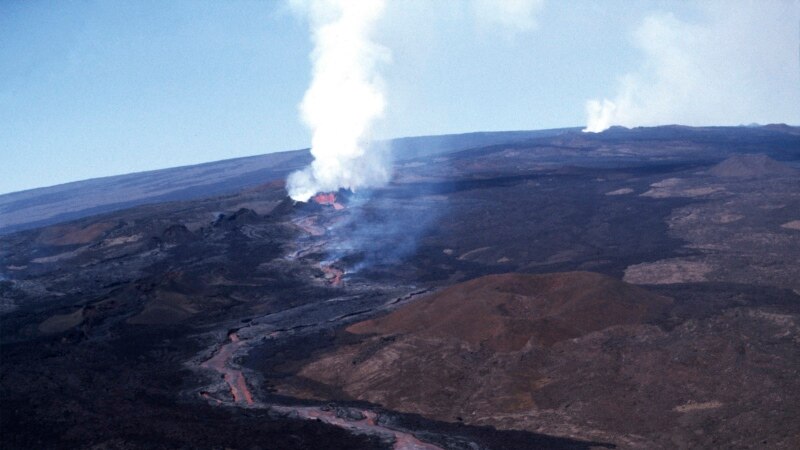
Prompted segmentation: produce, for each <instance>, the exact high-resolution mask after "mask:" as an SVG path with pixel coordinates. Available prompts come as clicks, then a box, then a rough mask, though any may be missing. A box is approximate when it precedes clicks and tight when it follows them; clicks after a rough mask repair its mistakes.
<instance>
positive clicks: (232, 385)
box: [200, 332, 253, 405]
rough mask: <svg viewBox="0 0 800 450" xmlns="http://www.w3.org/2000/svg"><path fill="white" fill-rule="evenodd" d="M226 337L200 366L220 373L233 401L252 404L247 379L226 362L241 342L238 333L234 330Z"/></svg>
mask: <svg viewBox="0 0 800 450" xmlns="http://www.w3.org/2000/svg"><path fill="white" fill-rule="evenodd" d="M228 339H229V340H230V342H229V343H227V344H225V345H223V346H222V347H220V348H219V350H218V351H217V353H216V354H215V355H214V356H213V357H211V359H209V360H208V361H206V362H204V363H203V364H201V365H200V367H204V368H206V369H213V370H216V371H217V372H219V373H221V374H222V376H223V377H224V380H225V383H227V384H228V388H229V389H230V391H231V395H232V396H233V401H234V402H235V403H246V404H247V405H253V394H252V393H251V392H250V389H249V388H248V387H247V381H246V380H245V378H244V375H243V374H242V371H241V370H238V369H233V368H231V367H229V366H228V364H227V362H228V360H230V359H231V358H232V357H233V354H234V352H235V351H236V349H238V348H239V347H240V346H241V345H242V344H243V342H242V341H241V340H240V339H239V335H237V334H236V332H233V333H231V334H229V335H228ZM206 395H207V394H206Z"/></svg>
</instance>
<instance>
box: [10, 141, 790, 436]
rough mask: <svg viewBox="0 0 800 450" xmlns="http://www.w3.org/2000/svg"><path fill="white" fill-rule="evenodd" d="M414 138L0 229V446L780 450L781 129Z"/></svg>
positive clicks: (784, 256)
mask: <svg viewBox="0 0 800 450" xmlns="http://www.w3.org/2000/svg"><path fill="white" fill-rule="evenodd" d="M436 142H437V141H435V140H432V141H431V143H430V145H431V147H430V148H425V146H424V143H422V144H419V145H420V148H419V149H416V150H415V152H414V154H413V155H406V156H405V157H398V158H397V163H396V164H395V177H394V179H393V181H392V182H391V183H390V184H389V185H388V186H386V187H384V188H381V189H375V190H371V191H368V192H356V193H350V192H338V193H332V194H333V195H330V194H328V195H325V196H321V197H319V198H317V200H318V201H316V202H310V203H307V204H304V203H294V202H292V201H290V200H289V199H287V198H286V192H285V190H284V186H283V184H282V182H281V181H280V180H279V179H278V180H274V181H271V182H265V183H263V184H258V185H253V186H250V187H247V188H245V189H243V190H239V191H236V192H232V193H229V194H224V195H219V196H215V197H210V198H204V199H193V200H184V201H181V200H178V201H170V202H164V203H154V204H149V205H144V206H138V207H134V208H131V209H125V210H121V211H114V212H108V213H104V214H101V215H95V216H89V217H84V218H80V219H78V220H75V221H71V222H62V223H56V224H53V225H49V226H46V227H44V228H38V229H32V230H25V231H18V232H15V233H13V234H7V235H4V236H0V255H1V256H2V266H0V274H2V278H1V279H0V308H2V315H1V316H0V325H2V327H1V328H0V339H1V341H0V356H1V357H2V364H0V399H1V400H2V408H1V409H0V414H1V416H0V440H2V447H3V448H109V449H126V448H243V449H250V448H264V449H267V448H276V449H289V448H456V449H461V448H464V449H467V448H470V449H471V448H489V449H493V448H508V449H511V448H514V449H525V448H576V449H580V448H614V447H616V448H674V447H697V448H700V447H734V448H745V447H751V448H752V447H770V448H797V446H799V445H800V427H799V426H798V425H797V423H800V422H798V420H797V419H798V417H800V408H799V407H798V405H800V381H798V380H800V376H798V375H800V373H798V372H799V371H800V356H799V355H800V354H799V353H798V352H797V348H798V344H800V334H799V332H800V328H799V326H798V324H799V323H800V322H798V320H800V282H799V281H798V280H800V175H798V173H800V172H798V167H800V130H798V129H797V128H792V127H785V126H769V127H760V128H744V127H737V128H686V127H660V128H649V129H648V128H643V129H634V130H624V129H612V130H610V131H608V132H605V133H602V134H598V135H587V134H582V133H579V132H575V131H570V130H565V131H564V132H562V133H557V134H552V135H544V136H539V137H528V138H524V139H522V138H521V139H514V140H509V141H508V142H507V143H500V144H495V145H491V146H488V147H486V146H475V147H474V148H469V146H465V145H463V142H460V145H459V146H458V148H453V149H451V150H450V151H448V150H446V149H441V148H436ZM420 149H422V150H420ZM275 170H276V173H283V172H281V171H280V168H277V169H275ZM265 181H267V180H265ZM162 182H163V180H162ZM84 206H87V207H88V206H90V205H84ZM85 209H90V208H85ZM510 273H513V274H521V275H513V276H512V275H502V274H510ZM531 276H533V277H534V278H526V277H531ZM519 277H522V278H519ZM536 277H539V278H536ZM610 311H612V312H613V314H612V313H610ZM421 324H422V325H421ZM423 325H424V326H423Z"/></svg>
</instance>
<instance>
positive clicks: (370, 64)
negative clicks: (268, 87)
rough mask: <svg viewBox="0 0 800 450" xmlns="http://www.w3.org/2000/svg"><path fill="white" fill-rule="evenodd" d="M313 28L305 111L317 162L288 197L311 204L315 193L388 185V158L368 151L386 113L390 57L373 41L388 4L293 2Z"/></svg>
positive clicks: (374, 0)
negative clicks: (381, 68) (384, 67)
mask: <svg viewBox="0 0 800 450" xmlns="http://www.w3.org/2000/svg"><path fill="white" fill-rule="evenodd" d="M293 6H295V7H299V9H301V10H302V11H304V12H305V13H306V14H307V15H308V17H309V21H310V25H311V28H312V41H313V44H314V51H313V53H312V55H311V59H312V63H313V74H312V81H311V86H310V87H309V88H308V90H307V91H306V93H305V97H304V98H303V101H302V103H301V104H300V111H301V115H302V118H303V121H304V122H305V123H306V125H307V126H308V127H309V128H310V129H311V132H312V138H311V154H312V155H313V156H314V161H313V162H312V163H311V165H309V166H308V167H306V168H305V169H303V170H300V171H297V172H294V173H292V174H291V175H290V176H289V178H288V179H287V182H286V183H287V190H288V192H289V196H290V197H291V198H292V199H294V200H297V201H308V199H309V198H310V197H312V196H313V195H314V194H316V193H317V192H327V191H336V190H338V189H340V188H344V189H350V190H354V189H357V188H360V187H369V186H377V185H380V184H383V183H385V182H387V181H388V180H389V177H390V170H389V167H388V165H387V164H385V163H384V161H383V155H382V154H380V153H378V152H370V151H369V150H370V149H369V139H370V129H371V127H372V125H373V124H374V123H375V121H376V120H377V119H379V118H381V117H382V115H383V112H384V109H385V106H386V105H385V100H384V93H383V86H382V84H383V83H382V80H381V78H380V76H379V75H378V70H377V69H378V65H379V64H380V63H382V62H385V61H387V60H388V59H389V52H388V50H387V49H386V48H384V47H382V46H380V45H378V44H377V43H375V42H373V41H372V33H373V31H374V28H375V25H376V22H377V20H378V19H379V18H380V17H381V15H382V13H383V10H384V6H385V5H384V1H383V0H368V1H367V0H364V1H362V0H310V1H306V2H296V1H295V2H293Z"/></svg>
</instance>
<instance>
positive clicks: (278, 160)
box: [0, 124, 800, 234]
mask: <svg viewBox="0 0 800 450" xmlns="http://www.w3.org/2000/svg"><path fill="white" fill-rule="evenodd" d="M684 138H685V139H686V140H687V142H689V141H691V142H693V143H694V145H698V144H700V143H703V142H707V143H709V144H713V145H709V146H708V147H705V149H704V150H703V151H700V152H697V153H694V151H693V150H692V148H689V147H687V148H686V149H679V148H676V149H674V150H678V151H683V152H684V153H686V154H685V155H683V156H682V157H684V158H689V159H696V160H703V159H705V160H714V159H719V160H722V159H723V156H721V155H722V153H723V150H726V151H733V152H740V153H760V152H762V151H763V149H764V148H770V149H779V150H771V151H770V152H768V153H769V155H768V156H770V157H772V158H774V159H776V160H778V161H781V160H790V159H792V158H791V157H790V156H791V155H792V154H795V153H798V152H800V148H798V147H800V146H798V145H797V142H798V139H799V138H800V128H798V127H793V126H788V125H784V124H777V125H765V126H761V127H745V126H739V127H701V128H694V127H687V126H680V125H669V126H661V127H649V128H644V127H640V128H633V129H627V128H623V127H612V128H611V129H609V130H607V131H605V132H604V133H597V134H595V133H582V132H581V131H580V128H558V129H550V130H534V131H501V132H475V133H465V134H450V135H438V136H419V137H407V138H399V139H394V140H390V141H385V142H386V143H387V144H388V145H386V146H384V148H389V149H391V152H392V158H393V160H394V161H396V162H403V161H411V160H418V161H423V162H424V161H425V160H426V159H427V158H431V157H433V156H442V155H449V157H453V158H458V157H468V156H469V154H470V152H475V151H480V149H484V148H488V147H495V146H503V147H508V148H513V149H516V150H520V151H534V152H545V153H547V152H549V153H552V154H557V155H559V158H560V159H561V160H562V161H563V162H568V163H569V164H572V165H576V166H581V165H587V164H588V165H592V166H597V167H600V166H604V165H619V164H625V163H626V162H630V161H633V160H635V159H636V158H641V157H651V156H653V155H652V154H649V153H646V154H643V155H639V156H637V155H634V154H625V153H613V154H612V153H608V152H605V151H604V148H605V142H611V141H619V140H620V139H622V140H624V141H626V142H630V143H631V145H639V144H641V143H642V142H645V143H648V142H649V143H651V144H652V148H653V152H656V151H658V152H661V151H669V152H671V151H672V150H673V149H660V150H656V149H658V148H660V142H662V141H663V142H674V141H675V139H684ZM669 145H672V146H674V145H675V144H674V143H673V144H669ZM665 154H666V153H665ZM459 155H460V156H459ZM670 158H672V156H665V157H664V162H665V163H668V162H669V160H670ZM310 161H311V155H310V153H309V151H308V149H304V150H293V151H286V152H278V153H270V154H266V155H258V156H250V157H243V158H235V159H228V160H223V161H215V162H209V163H204V164H198V165H192V166H183V167H175V168H169V169H162V170H154V171H148V172H140V173H132V174H127V175H118V176H111V177H104V178H95V179H90V180H84V181H76V182H72V183H66V184H61V185H56V186H50V187H43V188H37V189H31V190H27V191H21V192H13V193H9V194H4V195H0V234H8V233H11V232H14V231H20V230H25V229H30V228H36V227H40V226H44V225H50V224H54V223H59V222H64V221H68V220H74V219H79V218H82V217H88V216H91V215H94V214H99V213H105V212H111V211H116V210H120V209H124V208H128V207H132V206H136V205H141V204H147V203H158V202H163V201H180V200H190V199H197V198H204V197H209V196H214V195H222V194H227V193H233V192H237V191H239V190H241V189H245V188H248V187H252V186H257V185H260V184H264V183H269V182H272V181H277V180H282V179H284V178H285V177H286V176H287V175H288V174H289V173H290V172H292V171H294V170H297V169H299V168H302V167H304V166H305V165H306V164H308V163H309V162H310Z"/></svg>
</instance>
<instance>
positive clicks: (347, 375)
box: [283, 272, 800, 448]
mask: <svg viewBox="0 0 800 450" xmlns="http://www.w3.org/2000/svg"><path fill="white" fill-rule="evenodd" d="M787 301H791V300H788V299H787ZM674 306H675V305H674V304H673V300H672V299H670V298H668V297H664V296H661V295H657V294H653V293H650V292H648V291H646V290H644V289H641V288H638V287H635V286H632V285H629V284H626V283H623V282H620V281H617V280H614V279H612V278H609V277H606V276H603V275H598V274H594V273H589V272H567V273H557V274H547V275H523V274H504V275H490V276H486V277H481V278H477V279H474V280H471V281H468V282H465V283H461V284H457V285H455V286H451V287H448V288H446V289H443V290H441V291H439V292H437V293H435V294H432V295H429V296H426V297H424V298H422V299H420V300H418V301H417V302H414V303H412V304H409V305H406V306H404V307H402V308H400V309H398V310H396V311H394V312H392V313H390V314H388V315H386V316H383V317H380V318H377V319H372V320H367V321H364V322H359V323H356V324H353V325H350V326H349V327H347V328H346V333H347V334H346V335H344V336H342V337H341V338H340V341H341V343H340V345H339V346H338V348H337V349H336V350H335V351H331V352H325V353H322V354H320V355H318V356H317V357H315V358H313V359H312V360H311V361H310V362H308V363H307V364H306V365H305V366H303V367H302V369H300V370H299V371H298V372H297V378H296V379H295V380H293V381H294V383H286V385H285V386H284V387H283V389H284V390H285V391H286V392H287V393H292V394H293V395H299V396H309V397H317V398H325V395H326V393H327V392H330V391H331V390H330V389H325V388H326V387H330V386H333V387H336V388H338V389H340V390H341V392H342V393H343V395H346V396H350V397H352V398H355V399H359V400H365V401H369V402H372V403H376V404H381V405H383V406H385V407H387V408H391V409H395V410H399V411H405V412H412V413H418V414H422V415H424V416H426V417H432V418H436V419H439V420H443V421H457V422H464V423H468V424H474V425H491V426H494V427H497V428H501V429H504V428H508V429H525V430H532V431H538V432H545V433H549V434H557V435H569V436H579V437H582V438H585V439H596V440H601V441H611V442H615V443H617V444H619V445H621V446H623V447H631V448H670V447H693V446H698V447H714V446H717V445H720V444H721V443H722V442H723V440H724V441H726V442H727V444H734V445H742V446H746V445H756V444H762V445H767V444H768V445H769V446H770V447H786V448H790V447H792V446H794V445H795V444H796V443H797V435H796V434H794V433H796V430H795V431H792V430H793V429H794V428H795V426H794V425H793V424H792V420H793V417H797V413H798V412H800V411H798V408H797V404H798V401H800V396H798V387H800V385H799V384H798V381H797V379H796V377H794V376H793V374H795V373H796V371H797V365H796V364H797V361H796V355H795V354H794V352H795V350H793V348H796V345H797V343H798V341H797V322H796V318H797V315H796V313H797V311H798V310H799V309H798V307H797V305H796V304H794V305H791V306H790V310H793V311H794V314H777V313H774V312H767V311H764V310H761V309H751V308H741V306H740V307H739V308H734V309H731V310H728V311H726V312H724V313H722V314H720V315H719V316H715V317H713V318H707V319H705V320H698V319H694V320H689V321H687V322H684V323H682V324H680V325H678V326H674V325H670V323H675V322H676V319H677V318H676V317H674V316H672V314H674V313H675V309H674ZM678 320H679V319H678ZM712 374H713V375H712ZM307 380H310V381H313V382H317V383H322V384H323V386H322V388H320V386H318V385H316V384H314V383H309V382H307ZM315 388H316V389H315ZM340 395H342V394H340ZM776 411H782V412H781V413H780V414H776ZM753 416H757V417H771V420H770V421H769V422H768V423H766V422H767V421H765V423H762V425H764V426H767V427H768V428H767V429H766V430H765V429H757V428H755V427H754V428H749V426H748V424H749V423H752V422H751V421H752V420H753ZM781 416H783V417H781ZM740 427H745V429H746V430H747V431H748V432H750V433H757V436H759V438H758V439H760V440H759V441H758V442H755V441H754V440H753V439H752V436H747V434H745V433H743V434H742V435H741V436H739V437H738V439H737V440H731V439H730V438H731V435H738V434H739V433H742V431H744V430H742V429H741V428H740ZM764 436H769V438H767V439H763V437H764Z"/></svg>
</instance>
